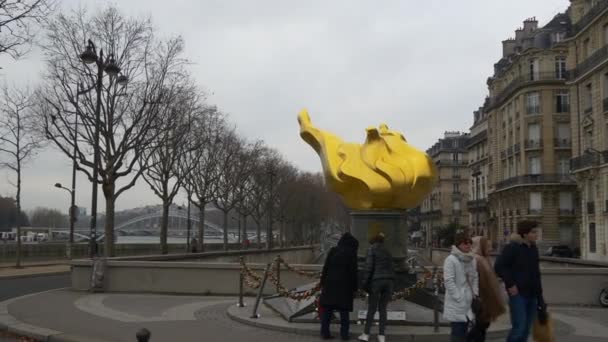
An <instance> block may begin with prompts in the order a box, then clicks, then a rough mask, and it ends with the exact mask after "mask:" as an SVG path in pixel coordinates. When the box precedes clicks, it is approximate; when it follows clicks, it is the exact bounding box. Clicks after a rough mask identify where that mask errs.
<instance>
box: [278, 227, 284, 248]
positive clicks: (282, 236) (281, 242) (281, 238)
mask: <svg viewBox="0 0 608 342" xmlns="http://www.w3.org/2000/svg"><path fill="white" fill-rule="evenodd" d="M284 234H285V221H280V222H279V246H280V247H281V248H283V247H284V242H283V240H284Z"/></svg>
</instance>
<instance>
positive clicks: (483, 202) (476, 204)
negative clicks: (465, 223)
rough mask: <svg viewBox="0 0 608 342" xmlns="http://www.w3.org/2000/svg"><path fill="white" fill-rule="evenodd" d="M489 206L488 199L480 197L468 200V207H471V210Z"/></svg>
mask: <svg viewBox="0 0 608 342" xmlns="http://www.w3.org/2000/svg"><path fill="white" fill-rule="evenodd" d="M487 206H488V200H487V199H478V200H472V201H467V208H469V210H470V209H482V208H487Z"/></svg>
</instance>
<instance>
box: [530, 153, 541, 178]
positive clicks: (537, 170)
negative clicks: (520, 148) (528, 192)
mask: <svg viewBox="0 0 608 342" xmlns="http://www.w3.org/2000/svg"><path fill="white" fill-rule="evenodd" d="M528 162H529V165H528V173H529V174H531V175H539V174H541V166H540V157H539V156H533V157H530V158H528Z"/></svg>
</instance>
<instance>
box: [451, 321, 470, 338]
mask: <svg viewBox="0 0 608 342" xmlns="http://www.w3.org/2000/svg"><path fill="white" fill-rule="evenodd" d="M467 326H468V323H467V322H452V323H450V327H451V328H452V331H451V333H450V342H464V341H465V340H466V338H467Z"/></svg>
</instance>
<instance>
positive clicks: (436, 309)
mask: <svg viewBox="0 0 608 342" xmlns="http://www.w3.org/2000/svg"><path fill="white" fill-rule="evenodd" d="M433 288H434V293H435V298H434V300H433V330H434V331H435V332H439V286H437V266H435V267H433Z"/></svg>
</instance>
